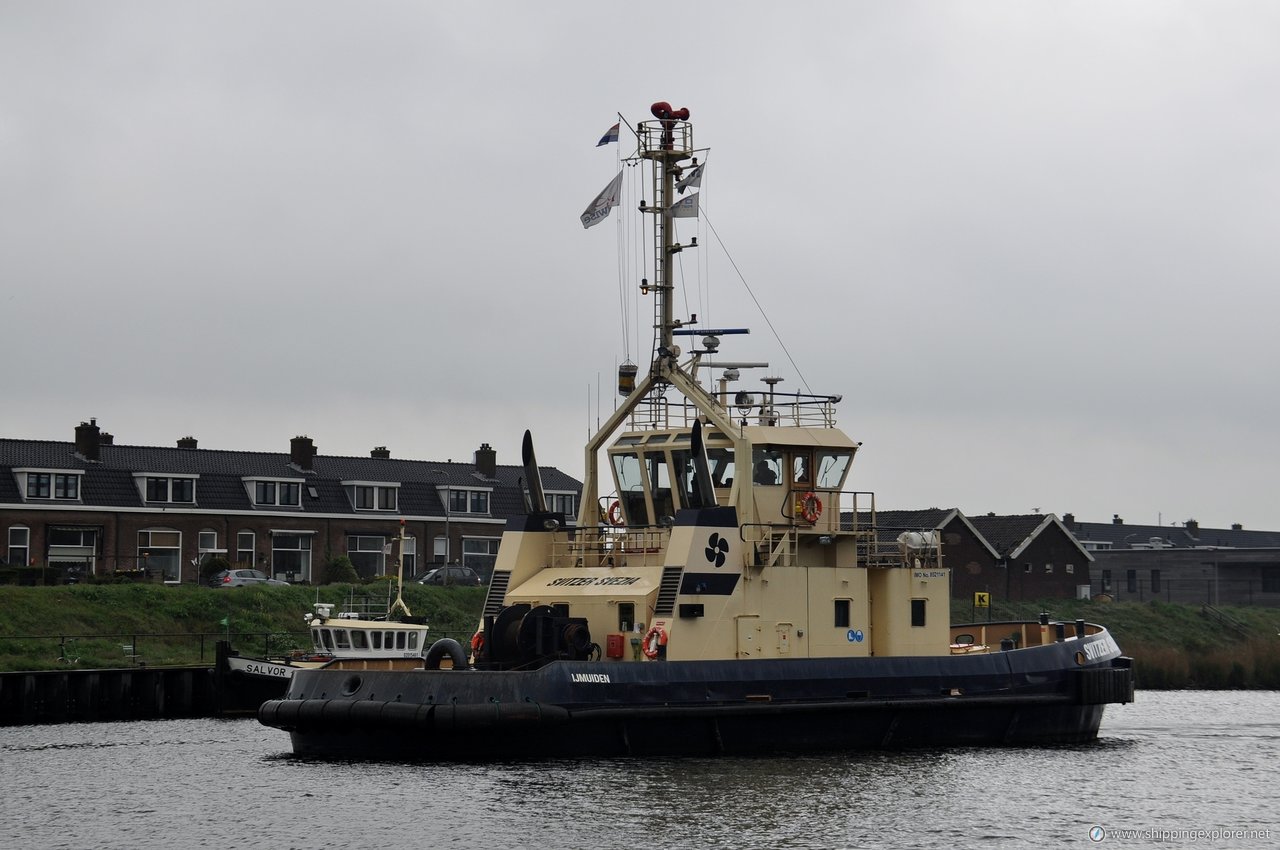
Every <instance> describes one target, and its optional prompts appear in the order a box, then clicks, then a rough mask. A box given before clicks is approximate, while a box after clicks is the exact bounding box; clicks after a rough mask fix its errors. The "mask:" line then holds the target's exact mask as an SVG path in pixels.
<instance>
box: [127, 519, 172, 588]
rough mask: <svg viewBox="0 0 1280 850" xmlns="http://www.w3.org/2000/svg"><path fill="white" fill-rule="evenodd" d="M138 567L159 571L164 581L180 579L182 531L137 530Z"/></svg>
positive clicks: (148, 570)
mask: <svg viewBox="0 0 1280 850" xmlns="http://www.w3.org/2000/svg"><path fill="white" fill-rule="evenodd" d="M138 567H139V569H143V570H146V571H147V572H153V571H159V573H160V575H161V576H162V577H163V578H164V580H165V581H166V582H171V583H172V582H178V581H181V580H182V533H181V532H179V531H172V530H169V529H146V530H144V531H139V532H138Z"/></svg>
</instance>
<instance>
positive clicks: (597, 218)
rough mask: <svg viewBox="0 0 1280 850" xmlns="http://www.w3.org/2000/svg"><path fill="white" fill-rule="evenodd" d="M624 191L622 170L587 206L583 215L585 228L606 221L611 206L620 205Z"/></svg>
mask: <svg viewBox="0 0 1280 850" xmlns="http://www.w3.org/2000/svg"><path fill="white" fill-rule="evenodd" d="M621 192H622V172H621V171H619V172H618V176H617V177H615V178H613V179H612V180H610V181H609V185H608V186H605V187H604V189H603V191H601V192H600V194H599V195H596V199H595V200H594V201H592V202H591V205H590V206H588V207H587V210H586V212H584V213H583V214H582V216H581V218H582V226H583V228H584V229H585V228H589V227H591V226H593V225H596V224H599V223H600V222H602V221H604V219H605V217H606V216H608V215H609V208H610V207H616V206H617V205H618V200H619V197H618V196H619V195H620V194H621Z"/></svg>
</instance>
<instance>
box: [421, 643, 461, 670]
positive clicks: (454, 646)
mask: <svg viewBox="0 0 1280 850" xmlns="http://www.w3.org/2000/svg"><path fill="white" fill-rule="evenodd" d="M446 655H448V656H449V658H450V660H452V661H453V669H454V670H465V669H467V652H466V650H464V649H463V648H462V644H460V643H458V642H457V641H456V640H454V639H453V638H440V639H439V640H438V641H436V642H435V643H433V644H431V648H430V649H428V650H427V655H426V658H425V659H424V660H423V662H422V666H423V667H424V668H426V669H427V670H439V669H440V661H441V659H443V658H444V657H445V656H446Z"/></svg>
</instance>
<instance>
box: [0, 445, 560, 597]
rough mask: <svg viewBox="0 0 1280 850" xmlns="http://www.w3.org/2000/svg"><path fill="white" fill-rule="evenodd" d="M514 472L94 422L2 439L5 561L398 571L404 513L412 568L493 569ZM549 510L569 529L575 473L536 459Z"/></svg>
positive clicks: (166, 572)
mask: <svg viewBox="0 0 1280 850" xmlns="http://www.w3.org/2000/svg"><path fill="white" fill-rule="evenodd" d="M523 476H524V470H523V467H521V466H500V465H499V464H498V463H497V455H496V452H494V450H493V449H492V448H490V447H489V445H488V444H487V443H486V444H484V445H481V447H480V448H479V449H477V450H476V452H475V456H474V460H473V462H472V463H454V462H443V463H442V462H436V461H421V460H406V459H400V458H393V457H391V454H390V452H389V451H388V450H387V449H386V448H383V447H379V448H375V449H374V450H373V451H372V452H370V456H369V457H328V456H325V455H321V454H319V453H318V452H317V449H316V446H315V445H314V443H313V442H312V440H311V439H310V438H309V437H295V438H293V439H292V440H291V441H290V446H289V451H288V452H245V451H222V450H217V449H201V448H198V445H197V441H196V440H195V439H194V438H191V437H184V438H183V439H180V440H178V441H177V444H176V445H175V446H174V447H173V448H167V447H165V448H161V447H148V446H128V445H116V443H115V440H114V438H113V437H112V436H111V435H110V434H107V433H105V432H103V431H101V430H100V429H99V428H98V425H97V423H96V421H94V420H90V421H89V422H87V423H81V424H80V425H79V426H78V427H77V428H76V429H75V440H74V442H60V441H55V440H15V439H7V438H5V439H0V535H3V536H0V544H3V545H4V548H3V549H0V560H4V561H5V562H6V563H7V564H9V565H12V566H17V565H50V566H57V567H61V568H63V569H64V570H67V571H68V572H69V573H70V574H72V575H75V574H102V573H110V572H113V571H125V570H128V571H133V570H144V571H146V573H147V574H148V575H149V576H151V577H153V578H156V579H157V580H162V581H165V582H167V583H186V582H193V581H197V580H198V577H199V567H200V564H201V563H202V562H203V561H204V560H205V559H207V558H209V557H212V556H214V555H221V556H224V557H226V558H227V559H228V560H229V561H231V562H232V563H234V564H237V565H245V566H252V567H255V568H257V569H261V570H263V571H265V572H267V573H269V574H271V575H273V576H276V577H278V578H282V579H286V580H290V581H295V582H309V581H311V580H312V578H313V576H315V575H316V571H317V570H318V569H319V568H320V567H322V566H323V565H324V563H326V562H327V561H328V560H329V559H330V558H332V557H335V556H338V555H347V556H349V557H350V558H351V560H352V562H353V563H354V564H355V566H356V570H357V572H359V573H360V574H362V575H364V576H366V577H369V576H374V575H382V574H385V573H387V572H388V571H394V566H395V555H393V554H390V552H391V551H394V545H393V541H394V540H395V539H396V538H397V537H398V535H399V528H400V521H401V520H404V524H405V533H406V536H407V537H408V543H407V545H406V546H405V551H404V553H403V560H404V564H405V573H406V576H411V575H414V574H417V573H422V572H425V571H426V570H427V569H429V568H430V567H431V566H432V565H433V564H439V563H444V562H446V561H448V562H455V561H457V562H461V563H463V564H465V565H467V566H471V567H472V568H473V569H475V570H476V571H477V572H479V573H480V574H481V576H482V577H485V578H486V580H487V577H488V575H489V574H490V573H491V571H492V565H493V561H494V556H495V555H496V553H497V549H498V542H499V539H500V537H501V534H502V529H503V527H504V525H505V524H506V520H507V518H508V517H511V516H516V515H520V514H523V513H524V496H523V493H524V488H523ZM541 476H542V483H543V489H544V491H545V492H546V494H547V501H548V507H549V508H550V509H551V510H554V511H559V512H562V513H563V514H564V515H565V520H566V522H567V523H570V524H571V523H573V522H574V521H575V517H576V515H577V508H578V499H579V498H580V494H581V491H582V484H581V482H579V481H577V480H575V479H573V478H571V477H569V476H568V475H565V474H564V473H562V472H560V471H559V470H557V469H555V468H554V467H542V468H541Z"/></svg>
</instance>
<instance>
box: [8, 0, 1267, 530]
mask: <svg viewBox="0 0 1280 850" xmlns="http://www.w3.org/2000/svg"><path fill="white" fill-rule="evenodd" d="M1278 44H1280V4H1276V3H1272V2H1265V0H1259V2H1231V0H1215V2H1171V1H1170V0H1148V2H1087V3H1086V2H1063V0H1055V2H1028V1H1027V0H1010V2H967V3H951V2H903V1H902V0H895V2H876V3H871V2H849V1H848V0H843V2H832V3H788V4H782V3H774V2H769V3H765V2H741V1H740V0H735V2H697V3H683V2H682V3H670V2H650V3H646V4H642V5H635V4H623V3H604V2H572V3H570V2H556V1H555V0H552V1H551V2H544V3H528V2H494V3H482V2H476V3H465V4H464V3H449V4H445V3H428V2H397V3H386V2H359V3H335V2H322V1H321V2H315V1H314V0H310V1H309V2H271V3H262V2H218V3H200V4H196V3H173V2H160V0H150V1H144V2H110V3H105V2H104V3H94V2H82V3H71V2H56V0H55V2H15V0H0V315H2V316H3V327H4V343H3V348H2V350H3V355H0V356H2V357H3V364H2V365H0V393H2V395H3V399H4V401H3V406H2V408H0V410H2V412H0V435H3V436H6V437H19V438H36V439H62V440H69V439H71V438H72V436H73V432H74V427H75V425H76V424H77V423H78V422H80V421H81V420H83V419H88V418H89V417H97V419H98V424H99V425H100V426H101V427H102V428H104V429H105V430H107V431H110V432H112V433H113V434H114V435H115V437H116V441H117V442H118V443H124V444H132V445H173V444H174V441H175V440H177V439H178V438H179V437H182V436H185V435H188V434H190V435H193V436H195V437H197V438H198V439H199V440H200V445H201V447H204V448H227V449H245V450H259V451H283V450H287V448H288V445H289V438H290V437H292V436H294V435H297V434H306V435H309V436H311V437H312V438H313V439H314V440H315V441H316V444H317V447H318V449H319V451H320V452H321V453H323V454H345V455H367V454H368V451H369V449H370V448H372V447H374V446H379V445H386V446H388V447H389V448H390V449H391V452H392V454H393V455H395V456H399V457H412V458H422V459H432V460H445V459H454V460H464V459H467V460H469V459H470V458H471V456H472V453H473V452H474V450H475V449H476V448H477V447H478V446H479V444H480V443H481V442H488V443H490V444H492V445H493V447H494V448H495V449H497V451H498V460H499V462H500V463H516V462H518V459H519V446H520V437H521V434H522V433H523V430H524V428H526V427H529V428H532V429H533V432H534V437H535V440H536V444H537V446H538V454H539V460H540V462H542V463H543V464H547V465H553V466H557V467H559V468H560V469H562V470H564V471H565V472H568V473H569V474H571V475H574V476H575V477H579V478H581V477H582V474H583V472H582V465H583V457H582V449H581V445H582V443H583V440H584V438H585V436H586V434H587V429H588V427H589V426H590V425H591V424H592V423H593V422H594V421H595V419H596V417H597V415H598V414H599V415H601V416H604V415H607V414H608V411H609V409H610V408H611V406H612V405H613V403H614V401H613V400H614V395H613V393H612V387H613V384H614V373H615V369H616V365H617V363H618V362H620V361H621V360H622V359H623V358H625V357H627V356H630V357H632V358H634V359H637V360H642V358H644V357H646V356H647V351H648V343H649V340H648V333H649V332H648V330H647V329H646V330H642V331H639V332H638V331H637V330H636V329H635V328H636V326H637V325H641V324H645V323H646V322H647V320H648V318H649V316H648V314H647V312H646V311H647V310H649V309H650V302H649V301H648V300H639V299H638V298H636V297H635V296H633V294H632V293H634V290H635V287H636V283H637V278H638V277H640V276H641V275H642V274H643V273H644V271H643V268H642V267H640V266H639V262H640V261H639V260H638V259H637V258H636V256H635V248H634V241H633V238H632V236H631V231H630V230H628V229H627V228H626V227H625V226H624V228H623V229H622V230H619V228H618V226H617V222H618V221H625V220H626V217H624V216H621V215H619V211H615V212H614V215H613V216H611V217H610V218H609V219H608V220H607V221H606V222H605V223H604V224H602V225H600V226H597V227H595V228H593V229H591V230H588V231H584V230H583V228H582V226H581V224H580V222H579V220H578V216H579V215H580V214H581V213H582V211H583V209H584V208H585V207H586V206H587V204H588V203H589V202H590V201H591V199H592V198H593V197H594V196H595V194H596V193H597V192H599V191H600V189H601V188H603V187H604V185H605V184H606V183H607V182H608V181H609V180H610V178H612V177H613V175H614V174H615V173H617V171H618V167H619V166H618V156H619V153H622V154H623V155H625V154H627V153H629V152H630V150H631V146H629V145H627V144H626V142H627V138H626V133H625V131H624V133H623V140H622V141H623V144H621V145H615V146H607V147H602V148H597V147H596V146H595V143H596V140H597V139H598V138H599V137H600V135H601V134H602V133H603V132H604V131H605V130H606V129H607V128H608V127H609V125H611V124H612V123H613V122H614V121H616V120H617V118H616V115H617V113H619V112H621V113H622V115H623V116H625V117H626V118H627V119H629V120H630V121H632V122H636V121H639V120H642V119H645V118H647V117H648V114H647V113H648V107H649V105H650V104H651V103H652V102H654V101H657V100H666V101H669V102H670V103H671V104H672V105H674V106H676V107H688V108H689V109H690V110H691V112H692V118H693V123H694V132H695V136H694V138H695V142H696V143H697V144H698V145H699V146H708V147H710V152H709V153H708V154H707V155H706V160H707V163H708V167H707V178H706V181H705V183H704V185H703V194H702V198H703V203H704V208H705V213H706V215H705V216H704V218H703V219H702V220H701V221H700V222H696V223H695V222H690V221H682V222H681V237H682V238H684V239H686V241H687V237H688V236H692V235H697V236H698V237H699V242H700V243H702V245H703V246H704V247H703V248H701V249H700V250H699V251H698V252H696V253H695V252H687V253H686V254H685V255H683V266H682V269H681V272H682V290H681V292H680V294H679V296H678V298H679V299H680V300H679V301H678V303H679V304H680V308H679V311H678V312H679V313H681V314H685V313H687V312H698V313H699V315H700V316H701V317H703V318H706V319H709V320H710V321H713V322H715V323H719V324H721V325H728V326H749V327H751V328H752V329H753V330H752V335H751V336H748V337H734V338H727V339H726V343H725V350H726V352H727V353H730V352H731V353H732V356H733V357H735V358H738V359H748V360H767V361H769V362H770V364H771V369H770V372H772V373H776V374H779V375H782V376H785V377H786V378H787V381H786V383H784V384H783V388H784V389H787V388H789V389H796V388H799V387H802V386H803V384H802V383H801V381H800V380H799V379H798V378H797V377H796V375H795V369H794V368H793V367H792V365H791V363H790V362H789V361H788V359H787V357H786V355H785V354H784V353H783V349H782V348H781V347H780V346H785V350H786V351H787V352H789V353H790V355H791V357H792V358H794V361H795V364H796V366H797V367H798V368H799V370H800V372H801V373H802V376H803V379H804V381H805V382H807V385H808V386H809V387H811V388H812V389H813V390H814V391H817V392H829V393H841V394H843V396H844V402H843V404H842V405H841V408H840V424H841V427H843V428H844V430H845V431H847V432H848V433H849V434H850V435H851V436H852V437H854V438H855V439H858V440H862V441H863V443H864V445H863V449H862V452H861V454H860V455H859V460H858V462H857V464H856V465H855V468H854V476H855V477H854V479H853V483H852V486H854V487H856V488H857V489H860V490H874V491H876V493H877V505H878V507H880V508H881V509H898V508H902V509H905V508H924V507H931V506H938V507H959V508H960V509H961V510H962V511H964V512H966V513H969V514H979V513H985V512H987V511H995V512H997V513H1028V512H1031V511H1032V510H1034V509H1039V510H1040V511H1042V512H1046V513H1048V512H1054V513H1058V514H1062V513H1064V512H1068V511H1070V512H1074V513H1075V515H1076V517H1077V518H1078V519H1081V520H1090V521H1107V520H1109V519H1110V518H1111V516H1112V514H1120V515H1121V516H1122V517H1124V519H1125V520H1126V522H1129V523H1156V522H1157V521H1162V522H1163V523H1164V524H1166V525H1169V524H1171V523H1175V522H1178V523H1180V522H1182V521H1185V520H1187V519H1191V518H1194V519H1196V520H1198V521H1199V522H1200V524H1201V525H1202V526H1216V527H1223V526H1226V525H1229V524H1230V523H1233V522H1241V523H1243V524H1244V525H1245V527H1247V528H1267V529H1276V528H1280V510H1278V509H1277V505H1278V504H1280V499H1278V498H1277V495H1276V489H1277V480H1278V476H1277V473H1278V472H1280V462H1278V461H1277V451H1276V446H1275V443H1276V435H1277V424H1276V423H1277V422H1278V421H1280V374H1278V373H1280V328H1278V327H1277V316H1278V315H1280V292H1278V287H1277V284H1278V283H1280V274H1278V272H1280V239H1278V236H1277V234H1278V231H1280V207H1278V203H1280V109H1277V106H1276V104H1277V92H1280V50H1277V45H1278ZM636 189H637V184H635V182H634V181H629V185H628V186H627V191H628V193H630V194H629V195H628V198H629V199H633V198H634V196H635V190H636ZM708 224H710V225H711V226H713V227H714V233H713V232H712V230H711V228H710V227H708ZM717 236H718V238H719V240H723V244H724V249H722V248H721V247H720V242H719V241H718V240H717ZM620 255H621V257H620ZM735 266H736V269H737V270H738V271H740V272H741V274H742V277H743V278H745V280H746V284H747V285H748V286H749V287H750V291H751V292H752V293H753V294H754V296H755V300H758V302H759V304H760V306H761V307H762V308H763V309H764V310H765V312H766V313H767V314H768V319H769V322H770V323H771V324H772V326H773V329H774V330H776V332H777V336H778V338H779V339H780V341H781V343H779V339H775V337H774V335H773V333H772V332H771V331H770V328H769V324H767V323H766V322H765V320H764V318H763V317H762V315H761V314H760V312H759V310H758V309H757V307H756V305H755V303H754V301H753V300H752V299H751V297H749V296H747V295H745V294H744V289H743V285H742V282H741V280H740V279H739V276H738V274H737V272H736V271H735ZM686 304H687V305H688V306H687V307H686V306H685V305H686ZM623 307H625V308H626V311H627V312H626V316H627V317H628V318H623V317H622V314H621V311H622V308H623ZM640 320H644V321H640ZM624 330H625V336H624ZM638 336H639V337H643V339H640V340H638V339H637V337H638ZM624 339H625V343H624ZM642 362H643V360H642ZM760 376H761V375H760V373H758V372H756V373H745V374H744V381H743V384H744V386H746V388H753V387H755V386H760V385H759V383H758V378H759V377H760ZM597 388H603V393H602V394H600V393H598V389H597ZM601 395H603V397H601Z"/></svg>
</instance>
